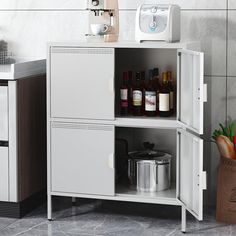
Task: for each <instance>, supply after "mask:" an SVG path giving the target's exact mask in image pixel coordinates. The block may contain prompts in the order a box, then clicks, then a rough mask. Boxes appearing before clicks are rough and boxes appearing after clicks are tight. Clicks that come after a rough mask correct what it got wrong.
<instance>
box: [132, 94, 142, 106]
mask: <svg viewBox="0 0 236 236" xmlns="http://www.w3.org/2000/svg"><path fill="white" fill-rule="evenodd" d="M133 105H134V106H142V92H141V91H140V90H134V91H133Z"/></svg>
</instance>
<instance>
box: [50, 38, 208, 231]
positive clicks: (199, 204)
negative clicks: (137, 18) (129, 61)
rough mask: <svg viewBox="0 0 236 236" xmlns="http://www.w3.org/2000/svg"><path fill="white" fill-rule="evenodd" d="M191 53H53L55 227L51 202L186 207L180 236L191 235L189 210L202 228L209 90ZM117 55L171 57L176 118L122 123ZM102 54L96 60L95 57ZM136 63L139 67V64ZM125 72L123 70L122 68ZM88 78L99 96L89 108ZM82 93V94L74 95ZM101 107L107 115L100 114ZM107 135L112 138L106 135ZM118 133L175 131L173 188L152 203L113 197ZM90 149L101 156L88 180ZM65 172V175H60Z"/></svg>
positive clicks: (70, 48) (200, 60)
mask: <svg viewBox="0 0 236 236" xmlns="http://www.w3.org/2000/svg"><path fill="white" fill-rule="evenodd" d="M188 47H189V45H188V44H178V43H177V44H167V43H144V44H136V43H114V44H113V43H111V44H110V43H109V44H106V43H104V44H88V43H84V44H79V45H77V44H60V43H57V44H51V45H49V60H48V76H49V77H48V86H47V90H48V91H47V93H48V96H47V97H48V101H47V105H48V219H52V215H51V213H52V212H51V211H52V208H51V207H52V206H51V197H52V195H57V196H70V197H86V198H96V199H110V200H117V201H130V202H132V201H133V202H146V203H154V204H166V205H176V206H182V231H183V232H185V230H186V210H188V211H189V212H190V213H191V214H192V215H194V216H195V217H196V218H197V219H198V220H202V219H203V190H204V189H205V188H206V173H205V172H204V171H203V140H202V139H201V137H200V135H201V134H203V104H204V102H205V101H206V86H205V85H204V83H203V75H204V73H203V72H204V66H203V65H204V55H203V53H201V52H196V51H192V50H188ZM120 49H124V50H126V53H127V55H128V54H129V50H131V49H132V50H133V52H134V51H138V50H146V51H145V55H146V56H147V55H148V54H149V53H150V54H151V55H152V56H154V57H155V54H156V53H157V54H158V53H160V54H161V55H162V56H163V54H164V53H163V51H162V50H167V51H168V53H169V52H170V51H169V50H173V51H172V53H173V55H175V56H176V62H175V63H176V64H175V67H176V68H177V69H176V72H177V115H176V117H172V118H159V117H157V118H155V119H153V118H150V119H149V118H145V119H143V118H142V117H140V118H132V117H119V116H117V113H116V112H115V109H114V107H115V105H114V104H115V101H114V97H115V95H114V86H115V85H116V82H115V81H114V79H112V80H111V78H115V77H116V76H117V74H119V73H120V71H122V70H123V69H124V68H122V65H121V66H120V65H119V64H117V61H116V60H122V58H121V59H119V58H118V59H117V57H116V52H119V50H120ZM148 50H149V51H148ZM150 50H152V51H150ZM153 50H154V51H153ZM155 50H157V51H155ZM158 50H161V51H158ZM98 51H99V56H97V54H96V56H94V53H95V52H96V53H97V52H98ZM167 51H166V52H167ZM78 52H79V53H78ZM130 52H131V51H130ZM142 52H143V51H142ZM164 52H165V51H164ZM91 54H92V55H93V56H92V57H90V55H91ZM121 54H122V53H121ZM75 55H76V56H75ZM124 55H125V54H124ZM152 56H151V57H152ZM118 57H119V56H118ZM123 59H124V60H125V58H123ZM146 59H147V60H146ZM152 59H155V60H156V59H159V58H158V56H157V57H155V58H145V60H146V61H145V63H146V64H148V65H149V63H151V61H152ZM134 60H136V61H137V58H134ZM121 64H123V66H126V63H125V62H124V61H123V62H122V63H121ZM146 64H145V65H146ZM161 64H163V63H161ZM80 65H82V67H81V66H80ZM93 65H95V67H96V70H98V71H99V73H98V75H97V76H96V75H95V74H96V73H94V72H89V73H87V72H88V70H90V71H91V70H93V69H92V68H94V67H93ZM116 66H117V68H116ZM139 66H140V65H139ZM149 66H150V67H151V66H152V64H150V65H149ZM119 67H120V68H119ZM100 69H101V70H100ZM96 70H95V71H96ZM119 70H120V71H119ZM120 74H121V73H120ZM67 75H69V77H68V76H67ZM81 75H82V76H81ZM86 75H87V76H86ZM84 76H85V77H84ZM91 76H92V77H93V78H96V82H95V84H96V86H97V90H96V91H95V92H94V93H93V94H92V96H93V95H94V97H92V98H91V99H89V101H88V100H85V99H84V97H85V96H86V94H87V93H88V92H87V91H89V88H90V86H91V83H90V81H89V79H91ZM85 80H86V81H85ZM68 83H69V84H70V85H69V86H67V84H68ZM78 87H80V88H79V89H77V88H78ZM64 88H65V89H64ZM107 100H109V101H107ZM87 104H89V109H87V107H86V106H87ZM102 105H104V107H103V108H102V112H101V110H100V107H101V106H102ZM84 107H86V108H84ZM91 127H96V128H95V129H94V130H93V131H91ZM104 127H106V128H108V129H109V130H110V131H109V132H108V131H107V130H104ZM114 127H130V128H132V127H136V128H147V129H148V128H155V129H172V130H176V139H177V145H176V150H177V151H176V153H177V155H176V163H177V167H176V188H175V187H174V188H172V189H170V190H167V191H162V192H158V193H156V194H155V195H153V196H150V195H148V194H139V193H135V192H133V191H129V190H127V189H115V190H114V185H115V178H114V170H113V163H114V155H113V154H114V142H115V139H114ZM99 137H103V139H104V140H106V143H107V147H106V148H104V145H103V144H105V143H103V142H101V140H99V142H97V141H98V139H99ZM64 140H66V141H64ZM79 142H81V147H80V146H79ZM77 144H78V146H77ZM90 147H91V149H93V148H94V149H96V152H97V153H99V154H98V155H97V159H99V160H96V161H97V162H96V165H97V167H96V168H92V172H93V174H92V175H91V176H90V175H88V174H87V173H86V171H88V172H89V170H90V165H89V164H90V163H89V162H90V160H92V159H93V158H94V152H93V151H90V150H89V151H86V150H88V148H90ZM68 155H69V156H68ZM75 166H77V167H78V169H77V168H76V167H75ZM62 168H63V171H64V173H63V174H62V173H61V171H60V170H61V169H62ZM81 168H82V169H81ZM83 168H84V169H83ZM76 170H78V172H79V173H76ZM94 177H97V179H96V181H95V183H91V181H92V179H93V180H94ZM104 178H109V180H107V179H106V180H105V182H103V184H104V185H105V186H102V187H101V188H100V189H99V188H97V187H98V186H101V181H104Z"/></svg>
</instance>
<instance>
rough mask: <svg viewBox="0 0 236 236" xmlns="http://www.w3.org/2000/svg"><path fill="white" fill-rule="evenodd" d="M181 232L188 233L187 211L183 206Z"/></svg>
mask: <svg viewBox="0 0 236 236" xmlns="http://www.w3.org/2000/svg"><path fill="white" fill-rule="evenodd" d="M181 231H182V233H186V209H185V207H184V206H182V221H181Z"/></svg>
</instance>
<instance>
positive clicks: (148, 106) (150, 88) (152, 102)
mask: <svg viewBox="0 0 236 236" xmlns="http://www.w3.org/2000/svg"><path fill="white" fill-rule="evenodd" d="M156 102H157V92H156V88H155V83H154V77H153V70H149V80H148V83H147V86H146V90H145V115H146V116H156V111H157V104H156Z"/></svg>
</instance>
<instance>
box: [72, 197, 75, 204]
mask: <svg viewBox="0 0 236 236" xmlns="http://www.w3.org/2000/svg"><path fill="white" fill-rule="evenodd" d="M72 205H76V197H72Z"/></svg>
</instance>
